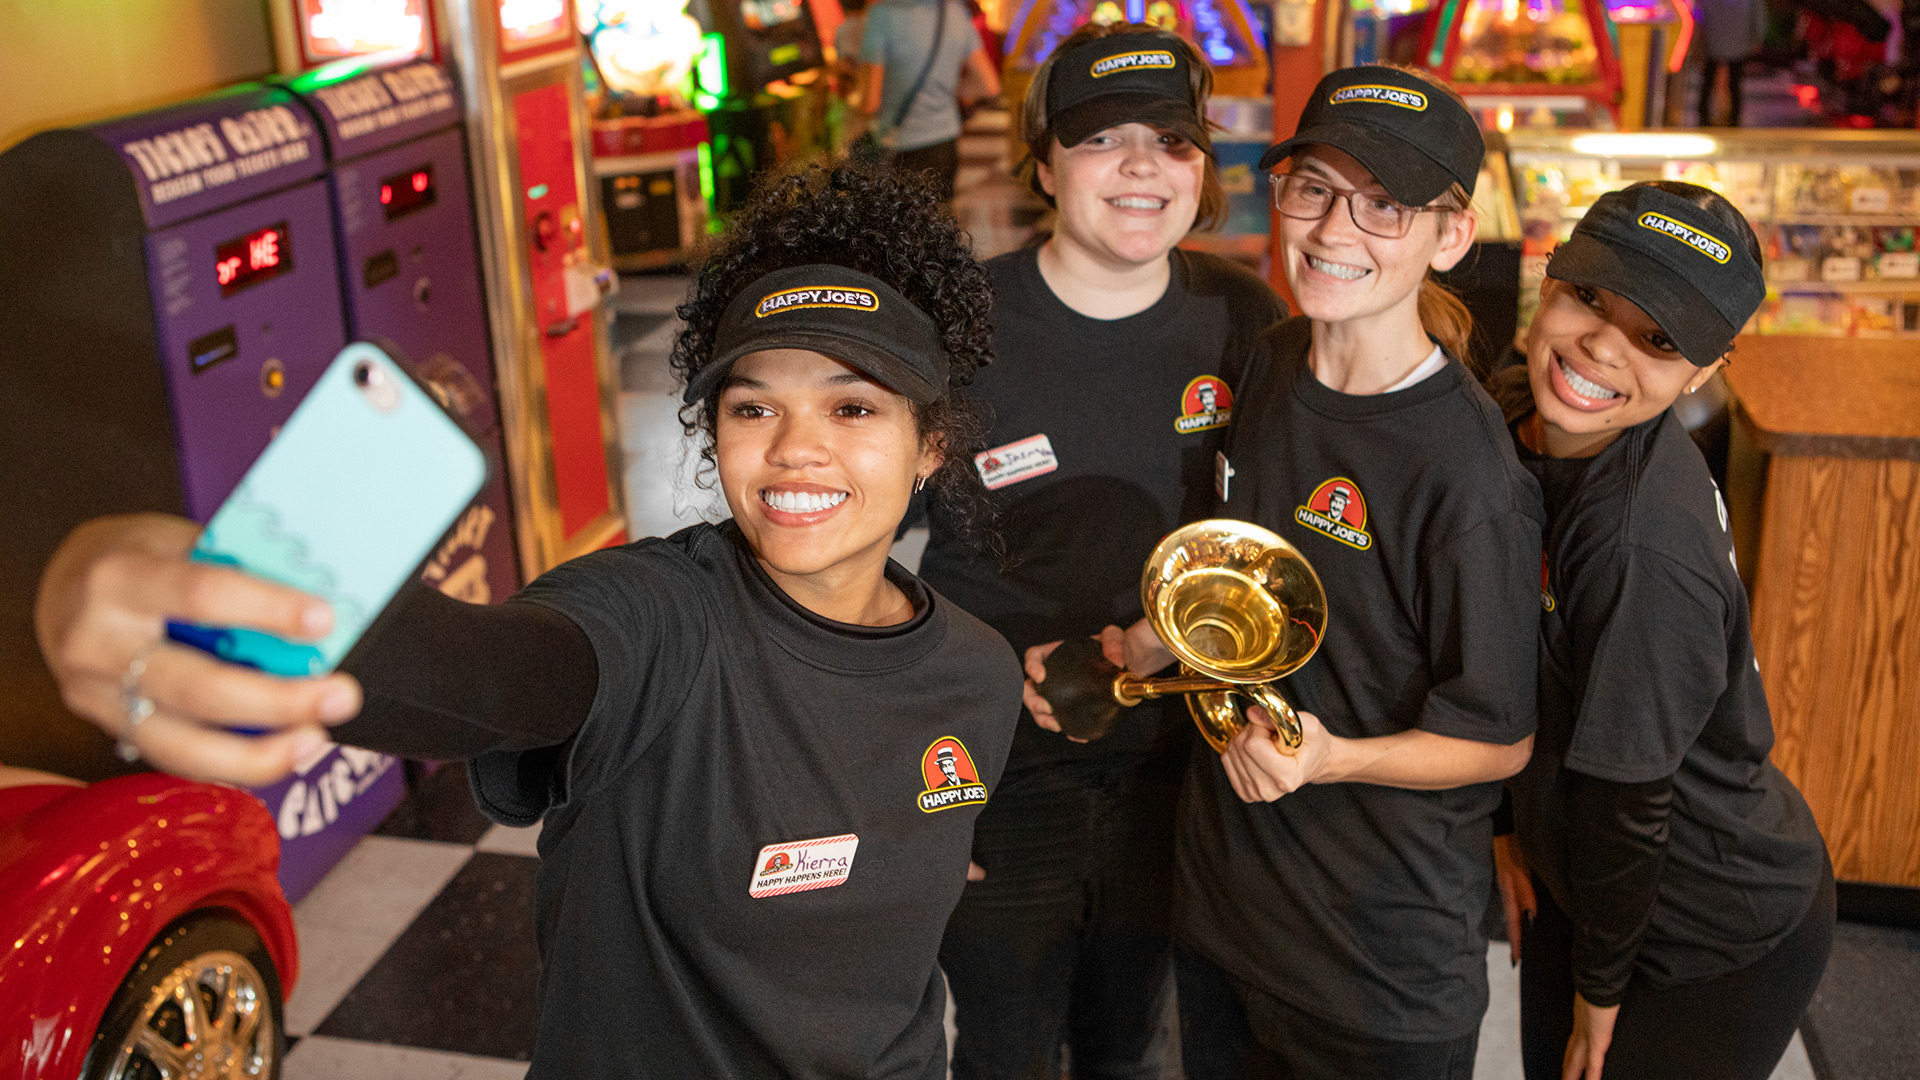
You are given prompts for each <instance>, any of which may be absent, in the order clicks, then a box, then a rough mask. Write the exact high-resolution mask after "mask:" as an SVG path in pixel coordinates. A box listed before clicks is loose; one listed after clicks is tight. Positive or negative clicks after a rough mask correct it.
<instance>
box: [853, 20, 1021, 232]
mask: <svg viewBox="0 0 1920 1080" xmlns="http://www.w3.org/2000/svg"><path fill="white" fill-rule="evenodd" d="M860 59H861V61H862V62H863V64H864V68H865V77H864V78H863V80H862V82H863V84H864V85H863V88H862V90H861V94H860V100H861V107H862V108H864V109H865V110H866V111H867V114H868V115H869V116H871V117H872V118H873V127H872V132H873V136H874V138H876V139H878V140H879V142H880V144H881V145H882V146H884V147H886V148H887V150H889V151H890V152H891V153H892V155H893V157H892V161H893V166H894V168H896V169H910V170H915V171H920V172H929V173H932V174H933V176H934V180H935V182H936V184H937V186H938V187H939V189H940V196H941V198H943V199H951V198H953V178H954V177H955V176H956V175H957V174H958V173H959V171H960V100H959V96H958V95H959V91H960V70H961V68H963V67H972V68H973V71H974V74H975V76H976V77H977V81H978V82H979V83H981V84H982V85H984V86H986V87H987V89H988V91H989V92H990V93H993V94H997V93H999V92H1000V73H999V72H998V71H996V70H994V66H993V60H992V59H991V58H990V57H988V56H987V50H986V48H985V46H983V45H982V44H981V43H980V33H979V31H978V30H976V29H974V25H973V17H972V15H971V14H970V13H969V12H968V11H967V6H966V5H965V4H964V3H962V2H961V0H880V2H879V3H876V4H874V5H873V6H872V7H871V8H869V9H868V10H867V20H866V33H865V36H864V37H863V38H862V43H861V47H860Z"/></svg>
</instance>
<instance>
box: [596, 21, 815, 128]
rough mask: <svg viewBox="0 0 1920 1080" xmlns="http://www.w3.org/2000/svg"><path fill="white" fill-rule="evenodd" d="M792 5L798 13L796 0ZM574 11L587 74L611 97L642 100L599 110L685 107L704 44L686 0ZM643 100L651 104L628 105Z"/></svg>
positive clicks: (642, 111)
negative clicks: (585, 52) (588, 58)
mask: <svg viewBox="0 0 1920 1080" xmlns="http://www.w3.org/2000/svg"><path fill="white" fill-rule="evenodd" d="M776 2H779V0H776ZM791 6H792V7H793V8H795V9H796V12H797V9H798V3H797V2H793V3H791ZM579 12H580V32H581V33H582V34H585V35H586V38H587V43H588V51H589V53H590V56H591V60H592V64H591V70H590V71H589V75H596V76H597V77H598V79H599V82H600V83H601V85H602V86H603V87H604V88H605V89H606V90H607V91H609V92H610V93H611V94H612V95H614V96H616V97H631V98H637V99H641V101H638V102H636V101H632V100H627V101H621V102H617V103H613V104H617V105H618V107H617V108H614V109H611V110H602V111H603V112H608V113H612V114H626V115H650V114H651V112H657V111H659V110H661V109H679V108H685V107H686V105H687V100H688V97H689V94H688V81H689V76H690V75H691V74H692V72H693V68H694V65H695V64H696V63H697V62H698V61H699V59H700V57H701V55H702V54H703V53H704V52H705V50H706V48H707V42H706V40H705V39H704V37H703V36H702V33H701V30H700V24H699V23H698V22H697V21H695V20H694V18H693V17H692V16H691V15H688V14H687V5H686V0H585V2H584V3H582V4H580V8H579ZM793 17H794V15H793V14H792V13H790V14H788V15H787V18H789V19H791V18H793ZM643 102H651V106H650V107H641V108H638V109H635V108H633V106H635V105H640V104H642V103H643Z"/></svg>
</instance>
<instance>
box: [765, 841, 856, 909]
mask: <svg viewBox="0 0 1920 1080" xmlns="http://www.w3.org/2000/svg"><path fill="white" fill-rule="evenodd" d="M859 846H860V838H859V837H858V836H854V835H852V834H851V833H849V834H848V835H846V836H827V837H822V838H821V839H819V840H795V841H792V842H790V843H785V844H768V845H767V846H766V847H763V848H761V849H760V855H759V857H758V858H756V859H755V860H754V863H753V865H754V868H755V869H754V872H753V880H751V881H749V882H748V883H747V895H748V896H751V897H753V898H754V899H756V900H758V899H761V898H762V897H768V896H783V895H785V894H787V893H796V892H806V891H807V890H808V889H831V888H833V887H834V886H835V885H839V884H842V883H844V882H845V881H846V880H847V875H848V874H851V873H853V852H854V849H856V848H858V847H859Z"/></svg>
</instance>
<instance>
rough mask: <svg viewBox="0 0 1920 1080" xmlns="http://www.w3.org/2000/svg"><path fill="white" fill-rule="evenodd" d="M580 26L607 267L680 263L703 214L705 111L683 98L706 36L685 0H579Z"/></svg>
mask: <svg viewBox="0 0 1920 1080" xmlns="http://www.w3.org/2000/svg"><path fill="white" fill-rule="evenodd" d="M580 31H581V33H582V34H583V35H584V36H585V37H586V39H587V69H586V72H585V74H586V76H587V78H588V80H589V84H590V86H589V93H588V101H589V104H590V106H591V108H592V111H593V115H594V120H593V172H594V176H595V178H596V179H597V180H598V181H599V184H600V206H601V208H602V209H603V210H604V211H605V212H606V215H607V240H608V243H609V244H610V246H611V249H612V252H613V265H614V267H615V268H616V269H619V270H645V269H649V268H652V267H658V266H666V265H670V264H673V263H678V262H684V261H685V260H686V258H687V256H688V253H689V252H690V251H691V250H692V249H693V247H694V246H695V245H696V244H698V243H699V241H700V239H701V238H702V237H703V236H705V235H706V232H707V225H708V222H709V214H708V212H707V206H708V202H709V198H708V194H707V192H708V191H709V190H710V189H711V187H712V176H711V172H710V168H703V167H702V162H703V161H706V162H709V165H710V157H709V154H710V147H709V146H708V143H707V119H706V116H705V115H704V114H703V113H701V112H700V111H699V110H697V109H694V108H692V107H691V105H690V102H691V99H692V94H693V68H694V64H695V63H697V62H698V61H699V60H700V59H701V57H702V55H703V54H704V53H705V51H706V49H707V47H708V41H707V39H706V38H705V37H703V36H702V34H701V31H700V24H699V23H697V22H695V21H694V19H693V17H692V16H690V15H688V14H687V13H686V0H580Z"/></svg>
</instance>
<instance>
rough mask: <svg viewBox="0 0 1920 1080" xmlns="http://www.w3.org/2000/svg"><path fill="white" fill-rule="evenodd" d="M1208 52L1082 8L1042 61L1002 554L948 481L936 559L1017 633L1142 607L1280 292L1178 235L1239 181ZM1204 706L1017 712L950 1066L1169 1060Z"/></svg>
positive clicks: (1046, 636) (1003, 369) (1010, 264)
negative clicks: (1125, 720) (1176, 827)
mask: <svg viewBox="0 0 1920 1080" xmlns="http://www.w3.org/2000/svg"><path fill="white" fill-rule="evenodd" d="M1212 82H1213V73H1212V71H1211V69H1210V68H1209V67H1208V66H1207V61H1206V59H1205V57H1204V56H1203V55H1202V54H1201V52H1200V50H1199V49H1197V48H1196V47H1195V46H1194V45H1193V44H1191V43H1190V42H1188V41H1186V40H1185V39H1183V38H1181V37H1179V36H1177V35H1175V34H1171V33H1168V32H1166V31H1164V30H1159V29H1155V28H1153V27H1149V26H1144V25H1139V24H1129V23H1116V24H1114V25H1111V26H1100V25H1098V24H1092V23H1090V24H1088V25H1086V26H1083V27H1081V28H1080V29H1078V30H1076V31H1074V32H1073V33H1072V34H1071V35H1069V36H1067V37H1066V38H1065V39H1064V40H1063V41H1061V43H1060V45H1059V47H1058V48H1056V49H1055V50H1054V51H1053V53H1052V54H1051V55H1050V56H1049V57H1048V58H1047V60H1046V61H1045V62H1044V63H1043V64H1042V65H1041V67H1040V69H1039V70H1038V71H1036V72H1035V76H1034V81H1033V84H1032V88H1031V89H1030V90H1029V92H1028V94H1027V99H1026V105H1025V109H1024V111H1023V113H1022V115H1021V135H1022V138H1023V141H1024V142H1025V143H1026V145H1027V147H1028V149H1029V152H1030V157H1029V159H1028V161H1027V163H1026V165H1025V166H1023V168H1024V169H1025V171H1026V174H1027V176H1028V179H1029V181H1030V183H1031V185H1032V186H1033V188H1034V190H1035V191H1036V192H1038V193H1041V194H1042V195H1043V196H1044V197H1045V198H1046V199H1047V200H1048V201H1049V202H1051V203H1053V204H1054V207H1055V211H1056V213H1055V215H1054V224H1053V232H1052V235H1051V236H1049V237H1048V238H1047V240H1046V242H1045V243H1043V244H1040V245H1038V246H1034V247H1029V248H1026V249H1023V250H1020V251H1015V252H1012V253H1009V254H1006V255H1002V256H1000V257H999V258H996V259H993V260H991V261H989V262H988V263H987V264H986V270H987V273H988V275H989V276H990V277H991V278H992V280H993V285H994V302H993V326H994V352H995V356H996V361H995V363H994V365H993V367H992V369H991V370H990V371H989V372H986V373H984V374H983V378H981V379H980V380H978V381H977V382H976V383H975V384H974V387H973V389H974V392H975V393H976V394H978V395H979V396H980V397H981V398H982V399H983V400H984V401H985V402H986V403H987V404H988V405H989V406H991V407H992V409H993V413H994V422H993V428H992V431H991V434H990V435H989V438H988V442H987V445H988V446H989V447H991V448H992V449H990V450H988V451H987V452H986V453H984V454H981V455H979V457H978V458H976V459H975V462H976V463H977V465H978V467H979V470H980V473H981V477H982V479H983V480H984V481H985V482H986V484H987V486H988V487H990V488H992V489H993V492H994V497H995V499H996V503H997V507H998V508H999V509H1000V510H1001V511H1003V514H1004V517H1003V523H1002V525H1001V529H1000V531H1001V535H1002V536H1003V537H1004V538H1005V541H1006V558H1005V560H1004V561H1003V560H1001V559H996V558H993V557H992V556H990V555H987V554H985V553H982V552H979V551H977V550H973V549H971V548H969V547H967V546H966V545H965V544H963V543H961V542H960V536H959V534H958V532H957V531H956V530H955V529H954V528H953V527H952V521H951V515H950V514H949V513H948V512H947V510H946V508H945V507H944V506H942V505H941V504H940V502H939V501H938V500H935V501H934V502H933V505H932V506H931V507H930V510H931V526H932V528H931V534H932V535H931V538H930V541H929V544H928V547H927V552H926V557H925V558H924V559H923V560H922V561H921V564H920V571H921V573H922V574H924V575H925V576H926V579H927V581H928V582H929V583H930V584H931V585H932V586H933V587H934V588H936V589H938V590H939V591H940V592H941V594H942V595H945V596H948V597H951V598H952V599H953V600H954V602H955V603H958V604H960V605H961V606H962V607H964V608H966V609H967V610H968V611H969V612H971V613H973V614H975V615H977V616H979V617H980V618H981V619H983V620H985V621H986V622H987V623H988V624H989V625H991V626H992V627H993V628H994V629H996V630H998V631H1000V632H1001V633H1003V634H1005V635H1006V636H1007V638H1008V640H1010V641H1012V642H1013V643H1014V646H1015V648H1025V647H1026V646H1030V645H1034V644H1037V643H1040V642H1046V641H1053V640H1057V639H1059V638H1061V637H1063V636H1067V635H1077V634H1087V633H1091V632H1092V631H1094V630H1096V629H1098V628H1099V627H1100V626H1102V625H1103V624H1105V623H1108V622H1113V621H1115V620H1131V619H1133V618H1136V617H1137V616H1138V614H1139V612H1140V607H1139V603H1140V601H1139V595H1140V592H1139V580H1140V564H1141V563H1142V562H1143V561H1144V560H1145V559H1146V557H1147V553H1148V552H1149V551H1151V550H1152V548H1153V546H1154V544H1155V543H1156V542H1157V541H1158V540H1159V539H1160V537H1161V536H1162V535H1163V534H1164V533H1165V532H1166V531H1167V530H1168V529H1170V528H1172V527H1173V526H1175V525H1177V524H1179V523H1180V522H1182V521H1185V520H1189V519H1191V518H1194V517H1198V516H1201V515H1203V514H1205V513H1206V512H1207V510H1208V509H1210V504H1211V502H1212V491H1211V487H1212V471H1211V466H1212V462H1213V457H1214V454H1215V452H1216V451H1217V450H1218V449H1219V447H1220V445H1221V442H1220V440H1221V436H1222V434H1223V433H1224V431H1225V428H1226V426H1227V423H1228V421H1229V419H1230V417H1231V415H1232V409H1233V389H1232V388H1233V385H1234V383H1235V381H1236V380H1237V379H1238V377H1239V370H1240V363H1241V361H1242V360H1244V359H1245V357H1246V356H1247V355H1248V354H1249V353H1250V352H1251V351H1252V349H1253V346H1254V344H1255V342H1257V341H1258V339H1259V336H1260V333H1261V332H1262V331H1264V330H1265V329H1266V328H1267V327H1269V326H1271V325H1272V324H1273V323H1274V322H1275V321H1277V320H1278V319H1279V317H1280V315H1281V313H1282V311H1281V308H1280V303H1279V300H1278V298H1276V297H1275V296H1274V294H1273V290H1272V288H1271V287H1269V286H1268V285H1267V283H1266V282H1265V281H1262V280H1261V279H1260V278H1258V277H1256V276H1254V275H1253V274H1251V273H1249V272H1247V271H1246V270H1244V269H1242V268H1240V267H1239V266H1237V265H1235V264H1234V263H1232V262H1230V261H1229V260H1227V259H1223V258H1219V257H1217V256H1213V255H1207V254H1203V253H1198V252H1191V251H1186V250H1183V249H1181V248H1179V247H1177V246H1176V245H1177V244H1178V243H1179V242H1180V240H1181V239H1183V238H1184V237H1185V236H1187V234H1188V233H1189V232H1190V231H1192V230H1193V229H1194V228H1195V226H1196V224H1198V225H1199V226H1200V227H1206V226H1207V224H1208V223H1209V222H1211V221H1214V220H1217V219H1218V218H1219V217H1220V216H1221V213H1222V210H1223V208H1224V207H1225V205H1226V202H1225V200H1226V196H1225V194H1224V192H1223V191H1222V189H1221V186H1220V179H1219V176H1218V170H1217V168H1216V166H1215V165H1214V163H1213V160H1212V157H1211V144H1210V142H1209V141H1208V140H1209V136H1208V127H1207V120H1206V106H1207V97H1208V93H1209V89H1210V87H1211V86H1212ZM1192 741H1193V728H1192V725H1191V724H1189V723H1188V721H1187V717H1186V709H1185V707H1184V706H1182V705H1181V703H1180V702H1179V701H1177V700H1169V701H1165V702H1160V703H1157V704H1153V705H1147V706H1143V707H1142V708H1141V710H1139V713H1138V714H1136V715H1135V716H1134V723H1133V724H1131V725H1130V726H1129V727H1128V728H1127V730H1126V731H1124V732H1117V733H1116V734H1115V735H1114V736H1113V737H1112V738H1109V739H1103V740H1100V741H1099V742H1095V743H1092V744H1082V743H1075V742H1070V741H1069V740H1067V739H1066V738H1064V737H1062V736H1060V735H1058V734H1054V733H1051V732H1048V731H1043V730H1041V729H1040V728H1038V727H1035V726H1033V725H1032V724H1029V723H1026V722H1024V720H1023V721H1022V722H1021V723H1020V725H1019V728H1018V732H1017V734H1015V736H1014V741H1013V748H1012V751H1011V753H1010V755H1009V757H1008V759H1007V771H1006V777H1005V779H1004V780H1003V781H1002V782H1001V786H1000V788H999V789H998V790H996V791H995V792H994V798H993V802H992V803H991V804H990V805H989V807H988V808H987V809H986V810H985V811H984V812H983V813H982V814H981V818H980V823H979V827H978V828H977V829H976V830H975V833H974V859H975V861H976V862H977V864H978V865H979V866H980V868H981V873H978V874H976V875H975V880H972V881H970V882H969V883H968V885H967V887H966V890H965V891H964V892H963V893H962V894H961V898H960V904H959V906H958V907H957V908H956V909H955V911H954V914H953V918H952V919H951V920H950V921H949V922H948V925H947V934H946V938H945V940H944V941H943V942H942V944H941V949H940V964H941V967H942V969H943V970H944V971H945V972H946V973H947V979H948V983H949V985H950V986H951V987H952V990H953V998H954V1008H955V1024H956V1026H957V1027H958V1030H959V1037H958V1039H957V1041H956V1042H955V1044H954V1053H953V1075H954V1077H955V1080H1003V1078H1004V1080H1017V1078H1027V1077H1048V1076H1056V1075H1058V1074H1059V1060H1060V1058H1061V1056H1062V1054H1061V1050H1062V1047H1063V1045H1064V1047H1066V1048H1067V1049H1068V1050H1069V1051H1070V1052H1071V1054H1072V1058H1073V1075H1074V1076H1075V1077H1076V1078H1078V1080H1134V1078H1139V1077H1155V1076H1158V1075H1159V1070H1160V1065H1161V1060H1162V1059H1163V1058H1164V1056H1165V1052H1164V1050H1163V1049H1162V1046H1163V1043H1164V1040H1163V1039H1161V1038H1160V1034H1161V1030H1162V1027H1163V1024H1162V1019H1163V1017H1164V1016H1165V1015H1166V1005H1167V997H1168V988H1169V986H1170V985H1171V977H1170V973H1171V970H1172V943H1171V940H1170V937H1169V933H1168V930H1169V927H1168V920H1169V918H1170V915H1171V912H1170V907H1171V896H1172V892H1173V883H1172V873H1173V819H1174V811H1175V808H1176V806H1177V800H1178V796H1179V787H1180V778H1181V777H1182V775H1184V773H1185V770H1186V755H1187V748H1188V745H1189V744H1190V743H1191V742H1192Z"/></svg>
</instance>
